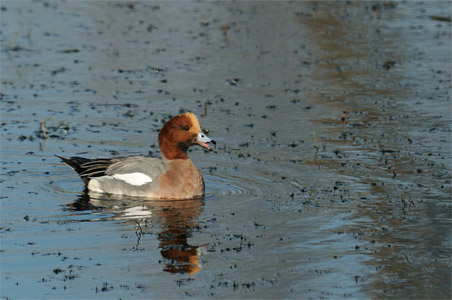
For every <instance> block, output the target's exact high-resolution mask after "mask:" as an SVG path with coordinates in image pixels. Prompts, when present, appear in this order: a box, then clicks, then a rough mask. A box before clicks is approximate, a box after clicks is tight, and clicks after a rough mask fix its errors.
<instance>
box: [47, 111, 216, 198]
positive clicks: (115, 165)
mask: <svg viewBox="0 0 452 300" xmlns="http://www.w3.org/2000/svg"><path fill="white" fill-rule="evenodd" d="M158 142H159V147H160V152H161V155H162V157H161V158H160V157H149V156H129V157H114V158H94V159H89V158H84V157H78V156H73V157H70V158H66V157H63V156H59V155H55V156H56V157H58V158H59V159H61V161H62V162H64V163H65V164H66V165H68V166H69V167H71V168H72V169H73V170H74V171H75V172H77V173H78V175H79V176H80V178H81V179H82V180H83V182H84V183H85V187H86V189H87V190H88V191H89V192H92V193H94V194H112V195H121V196H132V197H146V198H152V199H160V200H169V199H174V200H178V199H194V198H199V197H203V196H204V193H205V184H204V179H203V177H202V174H201V172H200V171H199V170H198V168H197V167H196V166H195V165H194V164H193V162H192V161H191V160H190V158H189V157H188V155H187V150H188V149H189V148H190V147H191V146H195V145H197V146H200V147H202V148H204V149H206V150H208V151H212V150H213V148H212V145H215V144H216V142H215V141H214V140H212V139H210V138H209V137H208V136H207V135H206V134H204V133H203V132H202V131H201V128H200V125H199V120H198V118H197V117H196V115H195V114H193V113H190V112H188V113H183V114H179V115H177V116H175V117H173V118H172V119H170V120H169V121H167V122H166V123H165V124H164V125H163V127H162V129H161V130H160V132H159V134H158Z"/></svg>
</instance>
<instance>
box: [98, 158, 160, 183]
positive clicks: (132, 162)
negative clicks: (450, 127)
mask: <svg viewBox="0 0 452 300" xmlns="http://www.w3.org/2000/svg"><path fill="white" fill-rule="evenodd" d="M166 170H167V164H166V163H165V161H164V160H163V159H161V158H157V157H145V156H131V157H127V158H123V159H121V160H118V161H116V162H114V163H113V164H110V165H109V166H108V167H107V169H106V171H105V175H108V176H115V175H119V174H124V175H127V174H144V175H146V176H148V177H150V178H151V179H152V180H156V179H157V178H158V177H159V176H160V174H162V173H166Z"/></svg>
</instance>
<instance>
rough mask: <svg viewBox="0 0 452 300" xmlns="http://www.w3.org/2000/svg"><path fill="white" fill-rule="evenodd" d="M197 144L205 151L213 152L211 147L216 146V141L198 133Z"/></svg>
mask: <svg viewBox="0 0 452 300" xmlns="http://www.w3.org/2000/svg"><path fill="white" fill-rule="evenodd" d="M195 144H197V145H199V146H201V147H203V148H204V149H207V150H213V148H212V146H211V145H215V144H216V142H215V141H214V140H212V139H210V138H209V137H208V136H207V135H205V134H204V133H202V132H200V133H198V137H197V138H196V140H195Z"/></svg>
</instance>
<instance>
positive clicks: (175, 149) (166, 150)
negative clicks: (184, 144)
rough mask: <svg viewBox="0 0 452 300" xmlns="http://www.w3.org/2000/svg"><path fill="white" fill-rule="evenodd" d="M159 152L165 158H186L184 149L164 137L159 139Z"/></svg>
mask: <svg viewBox="0 0 452 300" xmlns="http://www.w3.org/2000/svg"><path fill="white" fill-rule="evenodd" d="M160 152H161V153H162V155H163V157H164V158H165V159H167V160H173V159H188V155H187V150H186V149H181V147H180V146H179V145H177V144H174V143H170V142H168V141H167V140H166V139H162V140H161V141H160Z"/></svg>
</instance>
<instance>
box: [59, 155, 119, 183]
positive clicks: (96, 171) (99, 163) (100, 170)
mask: <svg viewBox="0 0 452 300" xmlns="http://www.w3.org/2000/svg"><path fill="white" fill-rule="evenodd" d="M55 156H56V157H58V158H59V159H61V160H62V161H63V162H64V163H65V164H66V165H68V166H69V167H71V168H72V169H73V170H74V171H75V172H77V173H78V174H79V176H80V178H81V179H82V180H83V182H84V183H85V184H88V181H89V180H90V179H91V178H92V177H99V176H104V175H105V171H106V170H107V168H108V166H110V165H111V164H112V163H113V162H112V161H111V160H110V159H106V158H97V159H89V158H84V157H78V156H73V157H70V158H66V157H62V156H59V155H56V154H55Z"/></svg>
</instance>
